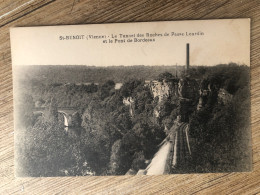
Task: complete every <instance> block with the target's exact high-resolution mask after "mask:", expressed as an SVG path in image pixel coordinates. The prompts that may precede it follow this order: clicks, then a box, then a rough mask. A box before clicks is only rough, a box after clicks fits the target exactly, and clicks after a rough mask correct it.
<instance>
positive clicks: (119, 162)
mask: <svg viewBox="0 0 260 195" xmlns="http://www.w3.org/2000/svg"><path fill="white" fill-rule="evenodd" d="M213 27H214V28H213ZM217 30H218V32H217ZM249 37H250V20H248V19H232V20H204V21H178V22H150V23H126V24H101V25H78V26H76V25H75V26H56V27H31V28H30V27H24V28H22V27H17V28H13V29H11V48H12V60H13V75H14V77H13V83H14V114H15V116H14V119H15V171H16V176H18V177H55V176H107V175H163V174H186V173H220V172H245V171H251V170H252V151H251V150H252V148H251V130H250V106H251V105H250V38H249Z"/></svg>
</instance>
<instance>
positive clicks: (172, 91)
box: [150, 79, 178, 102]
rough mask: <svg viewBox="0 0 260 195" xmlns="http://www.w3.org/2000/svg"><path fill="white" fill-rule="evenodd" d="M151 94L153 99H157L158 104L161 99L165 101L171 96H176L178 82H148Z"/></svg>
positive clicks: (172, 80)
mask: <svg viewBox="0 0 260 195" xmlns="http://www.w3.org/2000/svg"><path fill="white" fill-rule="evenodd" d="M150 88H151V92H152V94H153V97H154V98H157V97H158V102H161V101H162V100H163V99H167V98H168V97H170V96H171V95H178V80H177V79H171V80H168V81H166V80H163V81H157V80H154V81H151V82H150Z"/></svg>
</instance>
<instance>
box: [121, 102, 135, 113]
mask: <svg viewBox="0 0 260 195" xmlns="http://www.w3.org/2000/svg"><path fill="white" fill-rule="evenodd" d="M134 103H135V101H134V99H133V98H132V97H124V99H123V104H124V105H126V106H129V112H130V116H132V117H133V116H134Z"/></svg>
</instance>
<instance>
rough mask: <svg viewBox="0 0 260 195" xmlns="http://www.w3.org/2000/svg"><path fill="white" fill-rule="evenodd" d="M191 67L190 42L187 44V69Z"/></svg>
mask: <svg viewBox="0 0 260 195" xmlns="http://www.w3.org/2000/svg"><path fill="white" fill-rule="evenodd" d="M189 67H190V44H189V43H187V44H186V70H188V69H189Z"/></svg>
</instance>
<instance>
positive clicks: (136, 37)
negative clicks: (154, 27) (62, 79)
mask: <svg viewBox="0 0 260 195" xmlns="http://www.w3.org/2000/svg"><path fill="white" fill-rule="evenodd" d="M203 35H205V33H204V32H202V31H198V32H171V33H168V32H165V33H134V34H121V33H119V34H111V35H91V34H89V35H65V36H59V40H61V41H66V40H83V39H85V40H102V41H103V43H126V42H155V38H158V37H188V36H203Z"/></svg>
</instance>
